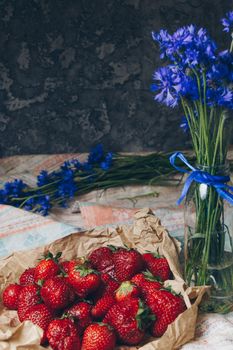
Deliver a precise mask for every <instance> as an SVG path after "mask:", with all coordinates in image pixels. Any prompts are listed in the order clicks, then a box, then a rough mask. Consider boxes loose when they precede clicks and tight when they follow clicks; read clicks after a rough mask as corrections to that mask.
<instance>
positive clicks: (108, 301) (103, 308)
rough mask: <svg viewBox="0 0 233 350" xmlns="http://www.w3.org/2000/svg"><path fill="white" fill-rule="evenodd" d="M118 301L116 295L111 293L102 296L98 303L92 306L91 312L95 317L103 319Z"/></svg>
mask: <svg viewBox="0 0 233 350" xmlns="http://www.w3.org/2000/svg"><path fill="white" fill-rule="evenodd" d="M115 303H116V300H115V299H114V297H113V296H112V295H110V294H106V295H104V296H102V298H100V299H99V300H98V301H97V303H96V304H95V305H94V306H93V307H92V310H91V314H92V316H93V317H94V318H95V319H102V318H103V317H104V316H105V315H106V313H107V312H108V310H109V309H110V308H111V307H112V306H113V305H114V304H115Z"/></svg>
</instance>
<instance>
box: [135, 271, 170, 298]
mask: <svg viewBox="0 0 233 350" xmlns="http://www.w3.org/2000/svg"><path fill="white" fill-rule="evenodd" d="M131 282H133V283H134V284H136V285H137V286H138V288H139V289H140V292H141V294H142V295H144V293H145V292H146V291H149V290H151V291H153V290H154V289H161V288H162V287H163V286H162V284H161V283H160V282H158V281H157V280H156V278H155V277H154V276H153V275H152V274H151V273H150V272H149V271H148V272H143V273H138V274H137V275H135V276H134V277H133V278H132V279H131Z"/></svg>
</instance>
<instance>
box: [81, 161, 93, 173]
mask: <svg viewBox="0 0 233 350" xmlns="http://www.w3.org/2000/svg"><path fill="white" fill-rule="evenodd" d="M81 169H82V170H84V171H87V172H91V171H92V169H93V167H92V164H90V163H89V162H88V161H87V162H83V163H82V168H81Z"/></svg>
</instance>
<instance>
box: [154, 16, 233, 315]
mask: <svg viewBox="0 0 233 350" xmlns="http://www.w3.org/2000/svg"><path fill="white" fill-rule="evenodd" d="M222 25H223V31H224V32H226V33H231V38H232V42H231V44H230V45H229V49H226V50H224V51H220V52H219V51H218V48H217V45H216V43H215V42H214V40H213V39H212V38H211V37H210V36H209V34H208V33H207V31H206V29H204V28H197V27H196V26H194V25H192V24H191V25H188V26H185V27H182V28H179V29H178V30H177V31H175V32H174V33H173V34H170V33H168V31H166V30H161V31H160V32H158V33H155V32H153V33H152V37H153V40H154V41H156V43H158V44H159V46H160V57H161V59H163V60H164V61H166V64H165V65H164V66H163V67H161V68H159V69H157V70H156V71H155V72H154V74H153V80H154V83H153V84H152V86H151V89H152V91H153V92H154V93H155V100H156V101H158V102H160V103H163V104H165V105H166V106H168V107H172V108H174V107H175V106H177V105H178V104H181V105H182V107H183V111H184V114H185V116H184V117H183V118H182V122H181V125H180V126H181V127H182V129H183V130H184V131H185V132H189V133H190V135H191V139H192V144H193V149H194V152H195V156H196V165H195V166H193V165H191V164H189V162H188V161H187V159H186V158H185V157H184V155H182V154H181V153H180V152H176V153H175V154H173V155H172V156H171V157H170V162H171V164H172V165H173V166H174V167H175V168H176V169H177V170H179V171H181V172H183V173H187V174H188V175H189V176H188V178H187V180H186V182H185V185H184V188H183V192H182V194H181V197H180V199H179V201H178V203H181V202H182V200H183V199H184V198H185V206H186V210H185V260H186V264H185V275H186V280H187V282H188V283H189V284H190V283H191V284H192V283H194V284H196V285H205V284H211V285H212V286H213V288H214V295H216V297H218V298H220V299H221V298H225V299H226V298H227V300H228V309H231V308H232V305H233V245H232V237H231V233H230V232H229V229H228V227H227V225H226V222H225V215H224V210H225V209H224V206H226V204H231V205H232V204H233V194H232V192H233V187H231V186H230V185H229V184H228V182H229V181H230V177H229V173H228V170H229V169H228V165H227V162H226V158H227V151H228V146H229V142H230V136H231V124H232V118H231V111H232V109H233V52H232V51H233V11H232V12H229V13H227V14H226V16H225V18H223V19H222ZM177 159H180V160H181V161H182V162H183V163H184V164H185V165H186V167H185V168H182V167H180V166H177V165H176V161H177ZM187 167H188V170H187ZM228 297H229V298H228ZM224 310H225V308H224Z"/></svg>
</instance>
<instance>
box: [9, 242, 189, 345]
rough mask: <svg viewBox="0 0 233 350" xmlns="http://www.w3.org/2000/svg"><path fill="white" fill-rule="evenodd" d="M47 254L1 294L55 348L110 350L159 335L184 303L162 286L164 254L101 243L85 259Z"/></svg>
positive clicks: (165, 270)
mask: <svg viewBox="0 0 233 350" xmlns="http://www.w3.org/2000/svg"><path fill="white" fill-rule="evenodd" d="M60 258H61V253H58V254H57V255H56V256H55V257H54V256H53V255H52V254H51V253H50V252H48V253H47V254H46V255H45V256H44V257H43V258H42V260H40V261H39V262H38V264H37V266H35V267H32V268H28V269H27V270H25V271H24V272H23V274H22V275H21V276H20V278H19V283H18V284H10V285H8V286H7V287H6V289H5V290H4V292H3V303H4V305H5V306H6V307H7V308H9V309H13V310H17V312H18V317H19V320H20V321H21V322H23V321H25V320H30V321H31V322H33V323H34V324H36V325H38V326H39V327H40V328H42V330H43V337H42V339H41V344H42V345H44V346H46V345H48V344H49V345H50V346H51V347H52V349H54V350H112V349H114V348H115V346H116V344H126V345H138V344H139V343H141V342H142V341H143V340H145V337H146V334H152V335H153V336H155V337H160V336H162V335H163V333H164V332H165V331H166V329H167V327H168V325H169V324H170V323H171V322H173V321H174V320H175V319H176V317H177V316H178V315H179V314H180V313H182V312H183V311H184V310H185V309H186V306H185V304H184V301H183V298H182V297H181V296H180V295H175V294H174V293H172V292H171V291H169V290H167V289H165V288H164V287H163V281H165V280H167V279H169V278H171V277H172V276H171V271H170V268H169V265H168V262H167V260H166V259H165V258H164V257H158V256H155V255H154V254H152V253H149V252H148V253H145V254H140V253H139V252H138V251H136V250H134V249H127V248H122V247H118V248H117V247H112V246H109V247H101V248H98V249H95V250H94V251H92V252H91V254H90V255H89V256H88V257H87V258H86V259H85V258H77V259H76V260H71V261H61V259H60Z"/></svg>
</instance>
